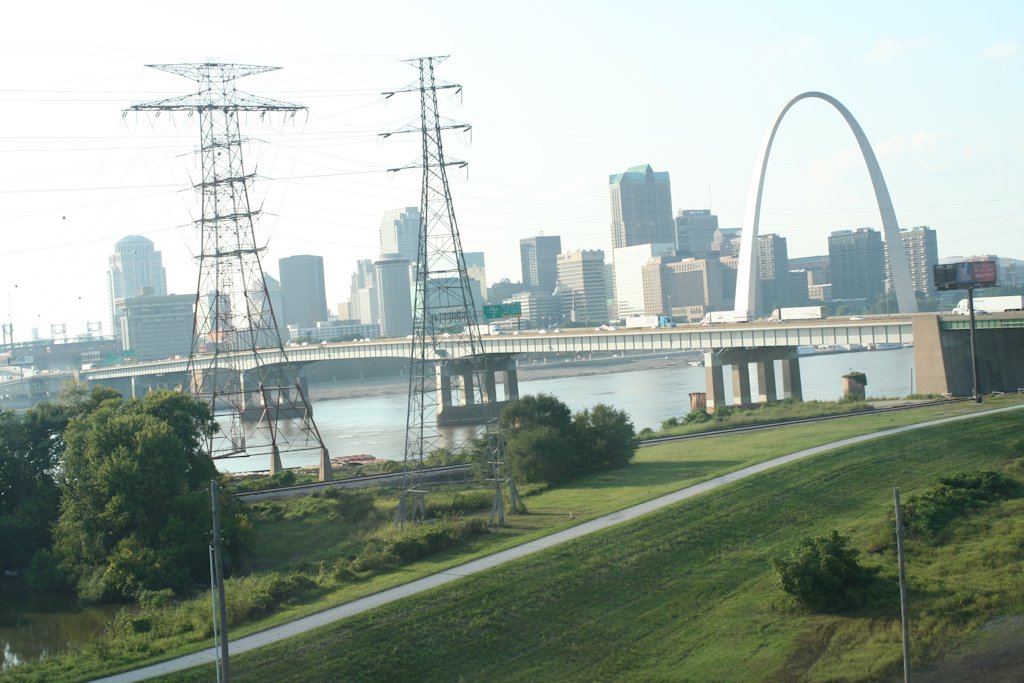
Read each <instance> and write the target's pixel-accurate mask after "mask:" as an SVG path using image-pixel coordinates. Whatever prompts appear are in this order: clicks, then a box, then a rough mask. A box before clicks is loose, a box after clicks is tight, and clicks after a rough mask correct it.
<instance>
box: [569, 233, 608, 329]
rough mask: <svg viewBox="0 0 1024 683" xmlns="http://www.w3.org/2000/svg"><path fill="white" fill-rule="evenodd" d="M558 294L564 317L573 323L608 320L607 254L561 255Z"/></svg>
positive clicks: (591, 250)
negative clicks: (605, 265)
mask: <svg viewBox="0 0 1024 683" xmlns="http://www.w3.org/2000/svg"><path fill="white" fill-rule="evenodd" d="M558 291H559V296H560V297H561V309H562V317H563V318H565V319H566V320H570V321H573V322H585V323H592V322H596V323H604V322H605V321H607V320H608V289H607V287H606V286H605V267H604V252H603V251H601V250H600V249H586V250H583V251H570V252H568V253H565V254H559V255H558Z"/></svg>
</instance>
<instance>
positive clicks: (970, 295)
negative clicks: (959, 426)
mask: <svg viewBox="0 0 1024 683" xmlns="http://www.w3.org/2000/svg"><path fill="white" fill-rule="evenodd" d="M967 311H968V312H969V313H970V316H971V376H972V377H973V378H974V402H975V403H981V376H980V375H979V374H978V354H977V352H976V351H975V349H974V287H968V288H967Z"/></svg>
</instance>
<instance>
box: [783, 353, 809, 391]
mask: <svg viewBox="0 0 1024 683" xmlns="http://www.w3.org/2000/svg"><path fill="white" fill-rule="evenodd" d="M782 397H783V398H793V399H796V400H797V401H802V400H804V390H803V385H801V384H800V358H799V357H798V356H797V355H796V354H793V355H791V356H790V357H789V358H783V359H782Z"/></svg>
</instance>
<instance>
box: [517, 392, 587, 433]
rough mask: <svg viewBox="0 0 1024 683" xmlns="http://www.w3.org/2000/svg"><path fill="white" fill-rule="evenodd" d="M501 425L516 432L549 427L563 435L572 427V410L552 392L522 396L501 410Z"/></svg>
mask: <svg viewBox="0 0 1024 683" xmlns="http://www.w3.org/2000/svg"><path fill="white" fill-rule="evenodd" d="M500 419H501V427H502V430H504V431H505V432H513V433H514V432H516V431H518V430H521V429H529V428H532V427H551V428H552V429H554V430H555V431H557V432H559V433H560V434H563V435H568V434H569V431H570V430H571V429H572V411H571V410H569V406H567V405H565V404H564V403H562V402H561V401H559V400H558V398H557V397H555V396H553V395H552V394H537V395H529V396H523V397H522V398H520V399H519V400H517V401H512V402H511V403H509V404H508V405H507V406H505V408H504V410H502V411H501V417H500Z"/></svg>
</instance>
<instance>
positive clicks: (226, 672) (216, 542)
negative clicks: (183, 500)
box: [210, 479, 231, 683]
mask: <svg viewBox="0 0 1024 683" xmlns="http://www.w3.org/2000/svg"><path fill="white" fill-rule="evenodd" d="M219 494H220V491H219V489H218V487H217V481H216V480H215V479H211V480H210V498H211V499H212V502H213V570H214V574H213V576H214V581H216V583H217V598H216V603H215V604H216V610H215V613H214V626H215V627H219V631H220V649H219V653H220V656H219V657H218V671H219V672H220V673H222V674H223V678H221V677H219V676H218V679H217V680H218V681H222V682H223V683H230V682H231V664H230V662H229V661H228V610H227V603H226V601H225V598H224V557H223V554H222V552H221V542H222V539H221V536H220V495H219Z"/></svg>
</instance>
